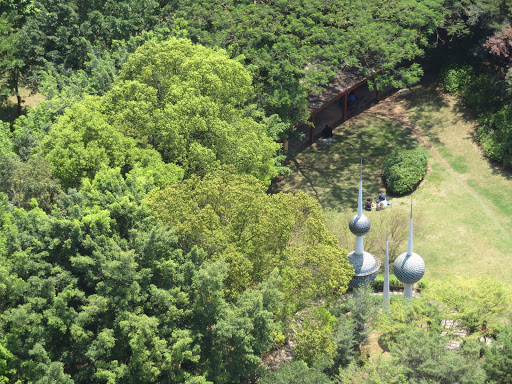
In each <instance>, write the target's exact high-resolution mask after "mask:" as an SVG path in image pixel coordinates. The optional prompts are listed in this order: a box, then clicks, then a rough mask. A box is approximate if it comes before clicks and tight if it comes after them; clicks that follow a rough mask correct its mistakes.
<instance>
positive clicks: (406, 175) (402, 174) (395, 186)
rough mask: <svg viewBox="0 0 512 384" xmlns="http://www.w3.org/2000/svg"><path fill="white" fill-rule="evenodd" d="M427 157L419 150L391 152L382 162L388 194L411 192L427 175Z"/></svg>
mask: <svg viewBox="0 0 512 384" xmlns="http://www.w3.org/2000/svg"><path fill="white" fill-rule="evenodd" d="M427 167H428V163H427V157H426V156H425V154H424V153H423V151H421V150H419V149H410V150H397V151H393V152H392V153H391V154H390V155H388V156H387V157H386V160H384V165H383V170H382V175H383V177H384V182H385V183H386V188H387V190H388V192H390V193H392V194H394V195H403V194H405V193H408V192H412V191H413V190H414V188H416V186H417V185H418V184H419V182H420V181H421V180H423V178H424V177H425V175H426V174H427Z"/></svg>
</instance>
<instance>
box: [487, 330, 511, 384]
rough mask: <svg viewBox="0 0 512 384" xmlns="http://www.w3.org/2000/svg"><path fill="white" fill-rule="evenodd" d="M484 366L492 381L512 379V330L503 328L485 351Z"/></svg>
mask: <svg viewBox="0 0 512 384" xmlns="http://www.w3.org/2000/svg"><path fill="white" fill-rule="evenodd" d="M483 368H484V369H485V372H486V373H487V377H488V379H489V381H490V382H492V383H510V382H511V381H512V331H511V330H510V328H505V329H503V330H502V331H501V332H500V333H499V334H498V337H497V339H496V340H495V341H493V342H492V343H491V345H490V347H489V348H488V349H487V350H486V351H485V355H484V364H483Z"/></svg>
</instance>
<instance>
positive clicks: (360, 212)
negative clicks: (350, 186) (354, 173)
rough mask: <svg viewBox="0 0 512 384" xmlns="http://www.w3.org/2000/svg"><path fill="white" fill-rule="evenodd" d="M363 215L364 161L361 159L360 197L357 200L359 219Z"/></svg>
mask: <svg viewBox="0 0 512 384" xmlns="http://www.w3.org/2000/svg"><path fill="white" fill-rule="evenodd" d="M362 215H363V159H362V158H361V168H360V173H359V196H358V198H357V217H361V216H362Z"/></svg>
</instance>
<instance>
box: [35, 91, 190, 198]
mask: <svg viewBox="0 0 512 384" xmlns="http://www.w3.org/2000/svg"><path fill="white" fill-rule="evenodd" d="M99 102H100V100H99V99H98V98H94V97H92V96H91V97H86V98H85V99H84V101H82V102H80V103H77V104H75V105H73V107H71V108H70V109H69V110H67V111H66V113H65V114H64V115H63V116H62V117H61V118H60V119H59V120H58V122H57V123H56V124H55V125H54V126H53V127H52V129H51V131H50V133H49V134H48V135H47V136H46V137H45V139H44V140H43V142H42V143H41V152H42V154H43V155H44V156H45V158H46V160H47V161H48V162H49V163H50V164H51V165H52V167H53V174H54V175H55V177H57V178H58V179H59V180H60V181H61V183H62V186H63V187H64V188H70V187H77V186H79V185H80V183H81V182H82V179H84V178H88V179H92V178H94V176H95V175H96V174H97V173H98V172H99V171H100V170H103V169H107V168H115V167H119V168H122V169H123V171H124V172H128V171H130V170H132V169H134V168H137V167H140V168H146V167H148V168H150V169H151V168H153V169H151V170H150V172H155V171H156V172H157V173H158V170H159V171H161V172H163V175H162V176H161V177H159V180H158V181H164V184H166V183H167V182H171V183H172V182H174V181H176V180H179V179H180V178H181V177H182V172H181V169H180V168H179V167H178V166H176V165H173V164H163V163H162V160H161V158H160V155H159V154H158V153H156V152H155V151H154V150H151V149H146V150H143V149H139V148H136V146H135V141H134V140H133V139H131V138H129V137H125V136H124V135H123V134H122V133H121V132H119V131H118V130H116V129H115V128H114V127H112V126H111V125H110V124H108V122H107V121H106V119H105V117H104V115H102V114H101V113H100V112H98V109H99ZM165 174H167V175H168V176H164V175H165Z"/></svg>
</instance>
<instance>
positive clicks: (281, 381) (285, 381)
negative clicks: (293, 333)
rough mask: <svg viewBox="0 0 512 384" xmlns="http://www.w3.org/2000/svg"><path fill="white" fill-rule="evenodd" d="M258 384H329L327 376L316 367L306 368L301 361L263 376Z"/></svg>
mask: <svg viewBox="0 0 512 384" xmlns="http://www.w3.org/2000/svg"><path fill="white" fill-rule="evenodd" d="M258 383H260V384H309V383H317V384H331V383H332V381H331V380H330V379H329V376H327V375H326V374H324V373H323V372H322V371H321V369H319V368H318V367H316V366H315V367H311V368H310V367H308V366H307V364H306V363H304V362H303V361H295V362H292V363H288V364H284V365H283V366H281V367H280V368H279V369H278V370H277V371H275V372H267V373H265V374H264V375H263V377H262V378H261V380H260V381H258Z"/></svg>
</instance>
